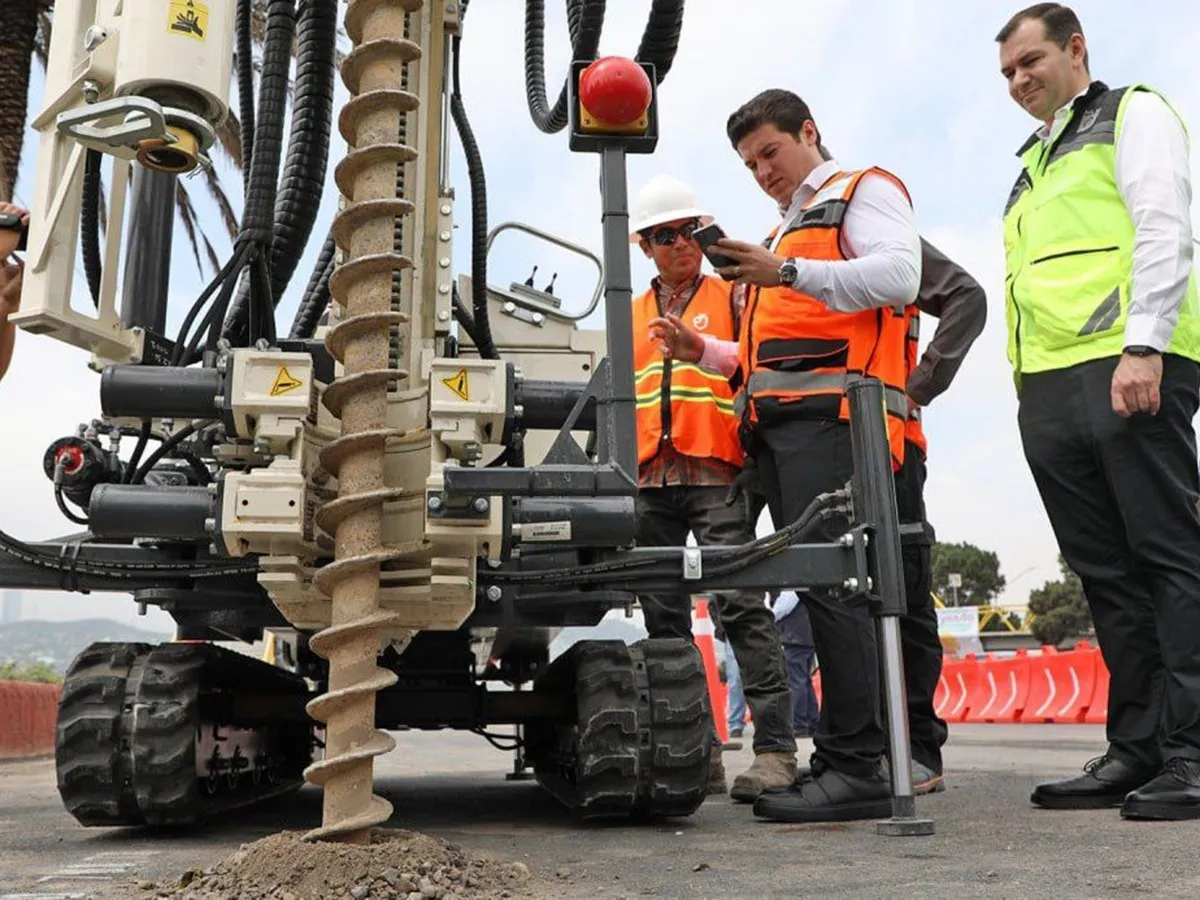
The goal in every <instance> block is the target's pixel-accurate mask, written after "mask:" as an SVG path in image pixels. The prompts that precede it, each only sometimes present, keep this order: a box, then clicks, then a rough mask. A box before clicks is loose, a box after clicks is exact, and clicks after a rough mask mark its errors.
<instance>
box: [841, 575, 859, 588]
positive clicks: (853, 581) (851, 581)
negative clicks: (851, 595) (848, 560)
mask: <svg viewBox="0 0 1200 900" xmlns="http://www.w3.org/2000/svg"><path fill="white" fill-rule="evenodd" d="M842 587H844V588H845V589H846V590H848V591H857V590H858V579H857V578H855V577H853V576H851V577H850V578H847V579H846V580H845V581H843V582H842Z"/></svg>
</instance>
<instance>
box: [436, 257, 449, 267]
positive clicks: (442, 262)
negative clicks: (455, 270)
mask: <svg viewBox="0 0 1200 900" xmlns="http://www.w3.org/2000/svg"><path fill="white" fill-rule="evenodd" d="M438 265H439V266H441V267H442V268H443V269H448V268H450V257H448V256H443V257H442V258H441V259H439V260H438Z"/></svg>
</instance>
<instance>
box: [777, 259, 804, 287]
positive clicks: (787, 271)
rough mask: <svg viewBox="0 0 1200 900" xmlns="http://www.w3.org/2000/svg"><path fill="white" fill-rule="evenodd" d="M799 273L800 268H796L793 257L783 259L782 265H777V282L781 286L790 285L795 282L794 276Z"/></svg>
mask: <svg viewBox="0 0 1200 900" xmlns="http://www.w3.org/2000/svg"><path fill="white" fill-rule="evenodd" d="M799 274H800V270H799V269H798V268H796V259H795V257H789V258H787V259H785V260H784V261H783V265H781V266H780V267H779V283H780V285H782V286H783V287H791V286H792V285H793V284H795V283H796V277H797V276H798V275H799Z"/></svg>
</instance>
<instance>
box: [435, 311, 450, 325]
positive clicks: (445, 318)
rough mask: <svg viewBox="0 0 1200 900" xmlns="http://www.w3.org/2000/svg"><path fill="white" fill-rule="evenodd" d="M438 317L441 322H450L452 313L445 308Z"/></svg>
mask: <svg viewBox="0 0 1200 900" xmlns="http://www.w3.org/2000/svg"><path fill="white" fill-rule="evenodd" d="M437 317H438V321H439V322H449V321H450V313H449V311H447V310H444V309H443V310H442V311H440V312H439V313H438V314H437Z"/></svg>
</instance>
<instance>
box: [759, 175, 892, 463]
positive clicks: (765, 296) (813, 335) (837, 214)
mask: <svg viewBox="0 0 1200 900" xmlns="http://www.w3.org/2000/svg"><path fill="white" fill-rule="evenodd" d="M868 173H876V174H879V175H882V176H883V177H885V178H888V179H890V180H891V181H893V182H894V183H895V184H896V185H897V186H898V187H899V188H900V189H901V190H902V191H904V194H905V196H906V197H907V196H908V191H907V190H906V189H905V187H904V184H903V183H902V182H901V181H900V180H899V179H898V178H896V177H895V176H894V175H892V174H891V173H890V172H885V171H884V170H882V169H879V168H871V169H865V170H860V171H855V172H838V173H836V174H834V175H832V176H831V177H830V178H829V179H827V180H826V181H825V183H824V184H823V185H821V187H820V188H819V189H818V190H817V191H816V193H814V194H813V196H812V197H811V198H810V199H809V200H808V202H807V203H806V204H805V205H804V207H803V208H802V209H801V210H800V211H799V214H798V215H797V216H795V217H794V218H793V219H792V220H790V221H789V222H788V223H786V224H787V230H786V231H785V232H784V234H783V236H782V238H781V239H780V240H779V243H778V246H777V247H776V248H775V251H774V252H775V254H776V255H777V256H781V257H784V258H790V257H796V258H803V259H813V260H844V259H845V258H846V256H845V254H843V253H842V247H841V236H842V235H841V232H842V221H843V219H844V217H845V214H846V207H847V206H848V205H849V203H850V200H851V199H852V198H853V196H854V191H855V189H856V188H857V187H858V184H859V182H860V181H861V180H862V178H863V176H864V175H866V174H868ZM777 232H778V228H776V229H775V230H774V231H772V232H771V236H770V237H769V238H768V241H770V240H772V239H773V238H774V237H775V235H776V233H777ZM907 321H908V320H907V317H906V315H905V312H904V311H901V310H897V309H894V308H890V307H889V308H877V309H868V310H863V311H861V312H855V313H843V312H835V311H833V310H830V309H829V307H827V306H826V305H825V304H824V303H822V302H821V301H820V300H817V299H816V298H814V297H810V296H808V295H807V294H803V293H800V292H798V291H795V290H792V289H791V288H785V287H782V286H781V287H772V288H757V289H755V291H754V292H753V296H752V297H751V300H750V302H749V304H748V305H747V308H746V316H745V322H744V324H743V327H742V334H741V338H740V340H739V342H738V359H739V363H740V375H741V378H742V388H743V394H742V395H741V396H739V407H740V408H741V409H742V412H743V414H742V419H743V423H744V426H745V427H746V428H747V429H749V428H753V427H754V426H756V425H757V424H758V423H759V422H760V421H761V420H762V419H764V417H765V418H768V419H769V418H771V417H772V414H775V415H778V414H780V413H784V412H786V414H787V415H789V416H792V415H794V416H798V417H803V418H816V419H842V420H848V419H849V418H850V404H849V400H848V399H847V396H846V388H847V386H848V385H849V383H850V381H851V380H852V379H853V378H855V377H859V376H865V377H874V378H878V379H879V380H880V381H882V382H883V387H884V395H885V401H886V408H887V425H888V445H889V448H890V450H891V454H892V466H893V468H899V467H900V465H901V463H903V461H904V431H905V423H906V421H907V418H908V395H907V394H906V393H905V380H906V379H905V373H906V370H907V356H906V338H905V329H906V326H907Z"/></svg>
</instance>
